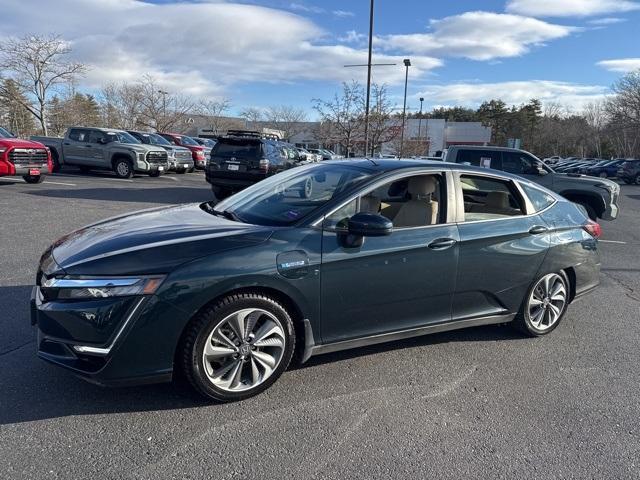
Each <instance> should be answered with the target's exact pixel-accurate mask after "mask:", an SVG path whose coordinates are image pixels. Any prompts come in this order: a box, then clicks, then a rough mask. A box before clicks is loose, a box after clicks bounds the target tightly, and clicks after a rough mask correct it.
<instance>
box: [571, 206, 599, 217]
mask: <svg viewBox="0 0 640 480" xmlns="http://www.w3.org/2000/svg"><path fill="white" fill-rule="evenodd" d="M576 203H577V204H578V205H582V206H583V207H584V209H585V210H586V211H587V215H589V218H590V219H591V220H594V221H596V220H598V214H597V213H596V210H595V209H594V208H593V207H592V206H591V205H589V204H588V203H587V202H576Z"/></svg>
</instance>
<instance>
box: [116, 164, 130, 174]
mask: <svg viewBox="0 0 640 480" xmlns="http://www.w3.org/2000/svg"><path fill="white" fill-rule="evenodd" d="M116 171H117V173H118V175H120V176H121V177H127V176H128V175H129V164H127V162H119V163H118V165H117V166H116Z"/></svg>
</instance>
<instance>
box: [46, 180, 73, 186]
mask: <svg viewBox="0 0 640 480" xmlns="http://www.w3.org/2000/svg"><path fill="white" fill-rule="evenodd" d="M44 183H51V184H53V185H68V186H70V187H75V186H77V184H75V183H64V182H51V181H49V180H45V181H44Z"/></svg>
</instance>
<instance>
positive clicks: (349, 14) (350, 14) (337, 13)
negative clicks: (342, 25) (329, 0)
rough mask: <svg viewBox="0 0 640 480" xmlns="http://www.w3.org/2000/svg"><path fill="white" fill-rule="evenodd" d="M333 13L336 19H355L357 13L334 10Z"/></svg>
mask: <svg viewBox="0 0 640 480" xmlns="http://www.w3.org/2000/svg"><path fill="white" fill-rule="evenodd" d="M331 13H333V14H334V15H335V16H336V17H342V18H344V17H353V16H354V15H355V13H353V12H349V11H347V10H334V11H333V12H331Z"/></svg>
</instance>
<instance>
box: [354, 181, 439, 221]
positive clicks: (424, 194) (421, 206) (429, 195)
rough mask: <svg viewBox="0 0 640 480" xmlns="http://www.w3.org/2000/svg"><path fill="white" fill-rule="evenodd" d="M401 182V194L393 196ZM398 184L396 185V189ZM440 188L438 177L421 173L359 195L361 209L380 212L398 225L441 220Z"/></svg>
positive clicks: (362, 210)
mask: <svg viewBox="0 0 640 480" xmlns="http://www.w3.org/2000/svg"><path fill="white" fill-rule="evenodd" d="M400 182H404V183H406V189H404V190H403V191H402V195H401V196H399V195H393V193H395V192H393V190H394V189H397V188H398V185H400V184H401V183H400ZM394 187H395V188H394ZM439 198H440V188H439V182H438V180H437V176H435V175H420V176H416V177H410V178H409V179H408V180H403V181H399V182H398V181H396V182H393V183H391V184H386V185H384V186H383V187H380V188H378V189H376V190H374V191H373V192H370V193H368V194H367V195H364V196H363V197H361V198H360V208H359V211H360V212H367V213H380V214H381V215H384V216H385V217H387V218H388V219H389V220H391V221H392V222H393V226H394V227H395V228H403V227H420V226H425V225H434V224H436V223H438V214H439V202H438V199H439Z"/></svg>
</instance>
